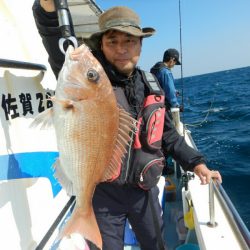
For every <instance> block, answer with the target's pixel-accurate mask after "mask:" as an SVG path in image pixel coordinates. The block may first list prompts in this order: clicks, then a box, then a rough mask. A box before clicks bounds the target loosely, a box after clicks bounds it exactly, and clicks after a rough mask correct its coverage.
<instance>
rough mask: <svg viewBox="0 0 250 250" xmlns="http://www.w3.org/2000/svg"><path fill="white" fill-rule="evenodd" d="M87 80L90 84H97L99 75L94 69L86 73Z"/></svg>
mask: <svg viewBox="0 0 250 250" xmlns="http://www.w3.org/2000/svg"><path fill="white" fill-rule="evenodd" d="M87 78H88V80H89V81H91V82H97V81H98V80H99V78H100V76H99V73H98V72H97V71H96V70H95V69H89V70H88V72H87Z"/></svg>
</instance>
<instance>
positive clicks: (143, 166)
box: [112, 70, 165, 190]
mask: <svg viewBox="0 0 250 250" xmlns="http://www.w3.org/2000/svg"><path fill="white" fill-rule="evenodd" d="M140 72H141V75H142V79H143V82H144V84H145V85H146V87H147V88H148V90H149V94H148V95H147V96H146V97H145V99H144V102H143V107H142V109H141V110H140V112H139V114H138V117H137V120H138V125H137V130H136V132H135V136H134V140H133V143H132V144H131V145H130V147H129V149H128V153H127V157H126V159H125V160H124V161H123V164H122V166H121V168H120V170H119V173H118V174H117V176H116V177H115V178H113V180H112V181H114V182H116V183H118V184H128V185H134V186H138V187H140V188H142V189H145V190H148V189H150V188H152V187H153V186H155V185H156V184H157V183H158V180H159V178H160V176H161V173H162V170H163V167H164V165H165V157H164V156H163V153H162V151H161V144H162V134H163V127H164V120H165V102H164V92H163V90H162V89H161V87H160V85H159V83H158V81H157V80H156V78H155V77H154V75H153V74H151V73H149V72H145V71H141V70H140ZM115 94H116V98H117V101H118V103H119V104H120V105H121V106H122V107H123V108H124V109H126V110H128V108H129V105H128V102H127V99H126V97H125V94H124V92H123V91H122V89H115Z"/></svg>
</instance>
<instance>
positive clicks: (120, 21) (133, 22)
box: [89, 6, 155, 42]
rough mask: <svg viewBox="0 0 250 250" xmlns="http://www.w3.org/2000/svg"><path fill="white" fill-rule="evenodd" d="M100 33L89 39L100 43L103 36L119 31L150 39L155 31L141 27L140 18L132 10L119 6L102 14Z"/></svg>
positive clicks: (99, 20) (99, 22)
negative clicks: (107, 32)
mask: <svg viewBox="0 0 250 250" xmlns="http://www.w3.org/2000/svg"><path fill="white" fill-rule="evenodd" d="M98 24H99V31H97V32H95V33H93V34H91V36H90V37H89V39H90V40H92V42H94V41H99V39H100V38H101V36H102V34H103V33H105V32H106V31H108V30H117V31H121V32H125V33H128V34H130V35H133V36H137V37H150V36H152V35H153V34H154V33H155V29H153V28H150V27H146V28H141V27H140V18H139V16H138V15H137V14H136V13H135V12H134V11H133V10H131V9H129V8H127V7H124V6H117V7H113V8H110V9H108V10H107V11H105V12H104V13H102V14H101V15H100V17H99V19H98Z"/></svg>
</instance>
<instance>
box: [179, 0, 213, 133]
mask: <svg viewBox="0 0 250 250" xmlns="http://www.w3.org/2000/svg"><path fill="white" fill-rule="evenodd" d="M179 37H180V58H181V62H182V63H181V65H180V66H181V105H182V107H183V112H182V121H183V124H185V123H184V111H185V108H184V79H183V60H182V57H183V56H182V55H183V52H182V20H181V0H179ZM213 102H214V100H213V101H212V102H211V105H210V108H209V110H208V112H207V114H206V115H205V117H204V119H203V120H202V121H201V122H196V123H194V124H185V125H186V126H189V127H197V126H201V125H202V124H203V123H204V122H205V121H206V120H207V118H208V116H209V114H210V111H211V108H212V105H213ZM183 134H184V136H185V126H183Z"/></svg>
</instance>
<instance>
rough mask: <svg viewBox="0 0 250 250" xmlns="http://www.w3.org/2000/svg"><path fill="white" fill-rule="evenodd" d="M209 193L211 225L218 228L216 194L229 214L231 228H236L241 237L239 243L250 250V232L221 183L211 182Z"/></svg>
mask: <svg viewBox="0 0 250 250" xmlns="http://www.w3.org/2000/svg"><path fill="white" fill-rule="evenodd" d="M209 192H210V193H211V195H209V197H210V196H211V197H210V198H209V204H211V205H210V206H211V209H210V218H211V221H210V222H209V224H210V225H212V226H216V222H215V221H214V217H215V213H216V211H215V209H214V194H216V196H217V198H218V200H219V202H220V204H221V206H222V207H223V208H224V212H225V213H226V214H227V217H228V220H229V221H230V224H231V226H232V227H233V228H234V230H235V232H237V236H238V237H239V241H240V242H241V243H242V245H243V247H244V248H242V249H250V232H249V230H248V228H247V227H246V225H245V223H244V222H243V221H242V219H241V217H240V215H239V213H238V212H237V210H236V208H235V206H234V205H233V203H232V201H231V200H230V198H229V197H228V195H227V193H226V191H225V190H224V188H223V187H222V185H221V184H220V183H218V182H217V181H213V180H212V181H211V182H210V188H209Z"/></svg>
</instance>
